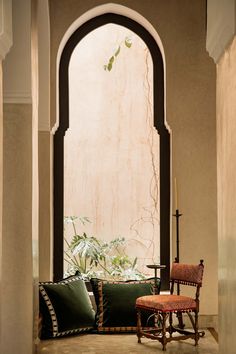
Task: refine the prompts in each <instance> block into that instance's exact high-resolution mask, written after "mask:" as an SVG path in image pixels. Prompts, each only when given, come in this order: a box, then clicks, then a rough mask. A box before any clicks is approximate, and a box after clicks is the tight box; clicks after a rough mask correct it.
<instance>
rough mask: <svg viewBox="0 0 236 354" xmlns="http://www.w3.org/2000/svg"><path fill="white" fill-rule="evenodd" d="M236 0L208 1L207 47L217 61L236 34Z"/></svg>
mask: <svg viewBox="0 0 236 354" xmlns="http://www.w3.org/2000/svg"><path fill="white" fill-rule="evenodd" d="M235 30H236V0H224V1H222V0H208V1H207V36H206V49H207V51H208V53H209V55H210V57H212V58H213V60H214V62H215V63H217V62H218V61H219V59H220V58H221V56H222V55H223V53H224V52H225V50H226V49H227V47H228V46H229V44H230V43H231V41H232V40H233V38H234V36H235Z"/></svg>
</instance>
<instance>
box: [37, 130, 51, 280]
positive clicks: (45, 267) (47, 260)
mask: <svg viewBox="0 0 236 354" xmlns="http://www.w3.org/2000/svg"><path fill="white" fill-rule="evenodd" d="M38 143H39V146H38V149H39V150H38V151H39V206H40V207H39V259H40V262H39V280H40V281H48V280H50V279H52V238H50V235H51V225H52V220H51V217H52V207H51V200H52V199H51V194H50V193H51V189H52V188H51V164H52V159H51V151H52V146H51V145H52V135H51V133H50V132H46V131H39V135H38Z"/></svg>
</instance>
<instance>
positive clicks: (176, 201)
mask: <svg viewBox="0 0 236 354" xmlns="http://www.w3.org/2000/svg"><path fill="white" fill-rule="evenodd" d="M175 210H178V189H177V179H176V177H175Z"/></svg>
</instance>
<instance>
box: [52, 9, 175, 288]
mask: <svg viewBox="0 0 236 354" xmlns="http://www.w3.org/2000/svg"><path fill="white" fill-rule="evenodd" d="M107 23H114V24H118V25H122V26H124V27H127V28H129V29H130V30H132V31H133V32H135V33H136V34H137V35H138V36H139V37H140V38H142V40H143V41H144V42H145V43H146V45H147V46H148V48H149V51H150V53H151V56H152V60H153V80H154V126H155V128H156V129H157V131H158V133H159V135H160V248H161V249H160V253H161V260H160V261H161V264H166V266H167V267H166V269H165V270H163V271H162V275H161V277H162V288H163V289H169V271H170V135H169V132H168V130H167V128H166V126H165V114H164V67H163V59H162V55H161V52H160V49H159V47H158V45H157V43H156V41H155V39H154V38H153V37H152V35H151V34H150V33H149V32H148V31H147V30H146V29H145V28H144V27H143V26H141V25H140V24H139V23H137V22H135V21H134V20H131V19H130V18H128V17H125V16H121V15H116V14H112V13H108V14H104V15H101V16H97V17H95V18H93V19H91V20H89V21H87V22H86V23H84V24H83V25H82V26H80V27H79V28H78V29H77V30H76V31H75V32H74V33H73V34H72V35H71V37H70V38H69V39H68V41H67V43H66V45H65V47H64V49H63V52H62V55H61V59H60V66H59V127H58V129H57V131H56V133H55V136H54V254H53V256H54V259H53V266H54V279H55V280H58V279H60V278H62V275H63V210H64V200H63V199H64V135H65V132H66V130H67V129H68V127H69V87H68V85H69V82H68V81H69V80H68V66H69V61H70V58H71V55H72V52H73V50H74V48H75V47H76V45H77V44H78V43H79V42H80V40H81V39H83V38H84V36H86V35H87V34H88V33H89V32H91V31H92V30H94V29H96V28H98V27H100V26H102V25H105V24H107Z"/></svg>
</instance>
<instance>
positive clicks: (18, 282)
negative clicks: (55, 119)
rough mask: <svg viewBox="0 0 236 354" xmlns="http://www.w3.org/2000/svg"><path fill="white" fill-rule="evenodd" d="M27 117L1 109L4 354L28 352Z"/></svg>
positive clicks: (19, 109) (23, 109) (24, 111)
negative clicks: (2, 114)
mask: <svg viewBox="0 0 236 354" xmlns="http://www.w3.org/2000/svg"><path fill="white" fill-rule="evenodd" d="M31 114H32V110H31V105H26V104H5V105H4V122H3V151H4V153H3V206H4V207H3V235H4V238H3V241H2V279H1V280H2V284H3V285H4V287H3V289H2V298H1V301H2V306H3V308H4V311H3V313H2V318H1V320H2V341H1V350H2V351H1V352H2V353H5V354H12V353H22V354H23V353H31V352H32V333H33V330H32V328H33V316H32V309H33V281H32V152H31V151H32V122H31ZM12 333H15V334H14V340H12ZM10 334H11V335H10Z"/></svg>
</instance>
